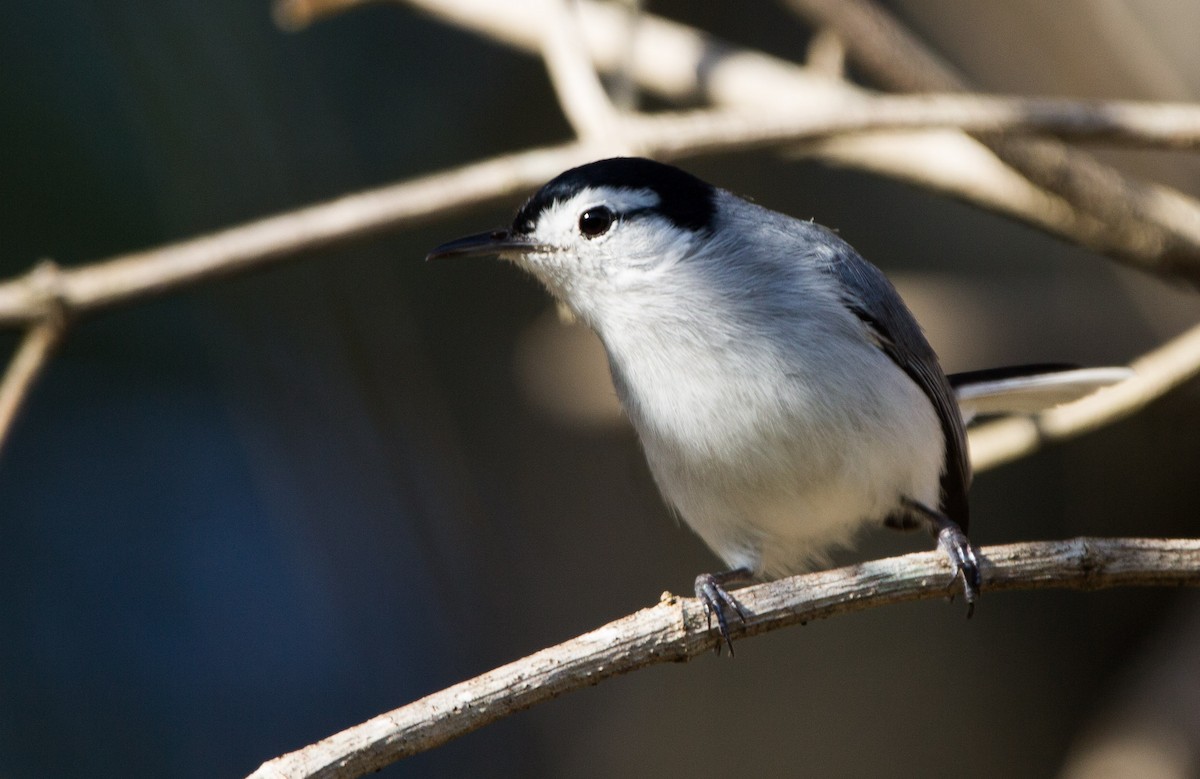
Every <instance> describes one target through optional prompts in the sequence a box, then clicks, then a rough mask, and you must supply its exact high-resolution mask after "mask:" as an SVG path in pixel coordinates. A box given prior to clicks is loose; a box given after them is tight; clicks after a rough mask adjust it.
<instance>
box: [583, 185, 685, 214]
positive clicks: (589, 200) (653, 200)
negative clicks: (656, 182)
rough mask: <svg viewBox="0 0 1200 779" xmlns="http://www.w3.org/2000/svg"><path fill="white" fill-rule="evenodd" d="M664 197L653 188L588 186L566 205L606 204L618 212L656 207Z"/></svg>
mask: <svg viewBox="0 0 1200 779" xmlns="http://www.w3.org/2000/svg"><path fill="white" fill-rule="evenodd" d="M661 202H662V198H660V197H659V196H658V193H657V192H655V191H654V190H652V189H628V188H625V187H587V188H586V189H582V190H580V191H579V194H577V195H575V196H574V197H572V198H571V199H570V200H568V201H567V202H566V203H564V204H563V205H564V206H575V207H578V208H586V207H588V206H599V205H606V206H609V207H610V208H612V210H613V211H616V212H617V213H618V214H621V213H625V212H628V211H639V210H642V209H646V208H654V207H656V206H657V205H659V204H660V203H661Z"/></svg>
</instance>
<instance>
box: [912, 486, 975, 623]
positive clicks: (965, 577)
mask: <svg viewBox="0 0 1200 779" xmlns="http://www.w3.org/2000/svg"><path fill="white" fill-rule="evenodd" d="M904 502H905V504H906V505H907V506H908V507H909V508H911V509H912V510H913V511H915V512H916V513H918V514H920V515H921V516H923V517H925V518H926V519H927V520H928V521H929V530H930V532H931V533H932V534H933V536H934V538H936V539H937V546H938V549H940V550H942V553H943V554H945V555H946V557H947V558H949V560H950V568H951V570H953V571H954V578H953V579H951V580H950V583H951V584H952V585H953V584H954V582H956V581H958V579H959V578H960V577H961V578H962V586H963V600H965V601H966V602H967V618H968V619H969V618H970V617H971V615H972V614H974V613H975V600H976V599H977V598H978V597H979V589H980V587H981V586H982V584H983V578H982V576H981V575H980V573H979V556H978V555H977V554H976V553H975V547H974V546H973V545H972V544H971V541H970V539H968V538H967V534H966V533H964V532H963V531H962V528H961V527H959V526H958V523H957V522H955V521H954V520H953V519H950V517H948V516H946V515H945V514H943V513H942V512H940V511H938V510H937V509H933V508H930V507H929V506H926V505H925V504H924V503H920V502H918V501H915V500H912V499H910V498H906V499H905V501H904Z"/></svg>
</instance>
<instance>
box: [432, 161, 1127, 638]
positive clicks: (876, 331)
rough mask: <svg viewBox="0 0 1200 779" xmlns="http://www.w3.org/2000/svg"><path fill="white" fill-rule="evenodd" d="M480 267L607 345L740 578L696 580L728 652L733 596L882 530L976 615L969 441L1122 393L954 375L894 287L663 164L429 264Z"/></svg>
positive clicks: (816, 236) (610, 175)
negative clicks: (970, 429)
mask: <svg viewBox="0 0 1200 779" xmlns="http://www.w3.org/2000/svg"><path fill="white" fill-rule="evenodd" d="M487 255H494V256H498V257H499V258H501V259H504V260H508V261H511V262H512V263H514V264H516V265H517V266H519V267H520V268H522V269H523V270H525V271H527V272H528V273H530V274H532V275H533V276H534V277H535V278H536V279H538V280H539V281H540V282H541V283H542V285H543V286H544V287H545V288H546V289H547V290H548V291H549V293H550V294H551V295H552V296H553V297H554V298H556V299H557V300H558V301H560V302H561V303H563V304H565V305H566V306H567V308H569V309H570V311H571V312H572V313H573V314H574V315H575V316H576V317H577V318H578V319H579V320H581V321H582V322H583V323H585V324H586V325H587V326H589V327H590V328H591V329H592V330H593V331H595V333H596V335H597V336H599V338H600V341H601V342H602V343H603V345H604V349H605V353H606V355H607V358H608V364H609V368H610V371H611V375H612V380H613V386H614V388H615V390H616V394H617V397H618V399H619V401H620V404H621V406H622V408H623V409H624V412H625V414H626V416H627V417H628V419H629V421H630V422H631V423H632V426H633V428H634V429H635V431H636V433H637V436H638V439H639V440H640V443H641V446H642V449H643V450H644V453H645V456H646V460H647V463H648V465H649V469H650V472H651V474H652V475H653V478H654V481H655V483H656V485H657V486H658V489H659V491H660V493H661V495H662V497H663V498H664V499H665V502H666V503H667V504H668V505H669V507H670V508H671V509H673V511H674V512H675V513H676V514H677V515H678V516H679V517H680V518H681V519H682V520H683V522H684V523H686V524H687V525H688V526H689V527H690V528H691V529H692V530H693V531H695V533H696V534H697V535H698V536H699V537H700V538H701V539H702V540H703V541H704V543H705V544H706V545H707V546H708V547H709V548H710V549H711V550H712V551H713V552H714V553H715V554H716V555H717V556H718V557H719V558H720V559H721V560H722V561H723V562H724V564H725V566H726V568H725V569H724V570H722V571H720V572H716V573H703V574H700V575H699V576H697V577H696V581H695V594H696V597H697V598H699V600H700V601H701V603H702V604H703V607H704V610H705V613H706V614H707V617H708V621H709V628H710V629H711V627H712V619H713V617H714V616H715V617H716V619H717V623H718V625H717V626H718V630H719V634H720V640H718V642H717V644H716V647H717V649H718V651H719V649H720V647H721V642H722V641H723V642H724V644H725V645H726V646H728V648H729V650H730V653H732V651H733V644H732V639H731V632H730V620H731V619H733V618H737V619H740V620H741V621H742V622H743V623H744V622H745V620H746V618H747V615H746V613H745V611H744V610H743V609H742V607H741V605H740V604H739V602H738V601H737V599H736V598H735V597H734V596H733V595H732V594H731V593H730V592H729V589H730V588H732V587H734V586H736V585H741V584H745V583H749V582H753V581H767V580H772V579H777V578H780V577H783V576H788V575H792V574H796V573H801V572H805V571H808V570H811V569H812V568H813V567H816V566H819V565H822V564H828V560H829V555H830V553H831V552H832V551H833V550H836V549H839V548H845V547H849V546H851V545H852V544H853V542H854V541H855V539H856V538H857V537H858V536H859V535H860V532H861V531H863V530H864V529H865V528H869V527H873V526H875V527H878V526H887V527H892V528H897V529H914V528H920V527H924V528H927V529H928V530H929V531H930V533H931V535H932V537H933V539H935V543H936V547H937V548H938V549H939V550H941V552H942V553H943V554H944V555H945V557H946V559H947V562H948V565H949V568H950V570H951V572H952V578H951V580H950V581H951V584H952V585H953V584H955V583H959V584H961V590H962V593H963V598H964V601H965V602H966V604H967V609H968V614H970V612H971V611H972V610H973V608H974V604H975V602H976V600H977V598H978V596H979V592H980V589H981V585H982V582H981V574H980V559H979V553H978V551H977V549H976V548H975V547H974V546H973V545H972V543H971V542H970V540H969V539H968V537H967V530H968V528H969V523H970V508H969V502H968V491H969V489H970V486H971V478H972V473H971V463H970V459H969V455H968V451H967V441H966V434H965V427H966V424H967V423H968V422H969V421H970V420H971V417H972V415H973V414H974V413H975V411H977V410H981V411H983V412H985V413H995V412H997V411H999V410H1004V409H1006V408H1008V407H1010V406H1011V407H1015V408H1018V409H1028V408H1029V407H1040V406H1043V405H1052V404H1053V403H1055V402H1058V401H1061V400H1064V399H1070V398H1073V397H1075V396H1077V395H1082V394H1086V393H1087V392H1089V391H1091V390H1093V389H1095V388H1097V387H1100V386H1104V385H1106V384H1110V383H1113V382H1115V381H1119V380H1120V379H1122V378H1124V377H1125V373H1124V372H1123V371H1122V369H1102V368H1099V369H1074V368H1072V367H1071V366H1066V365H1034V366H1017V367H1012V368H1000V369H993V370H986V371H975V372H972V373H969V374H958V375H952V376H947V374H946V373H945V372H944V371H943V369H942V367H941V365H940V363H939V361H938V357H937V355H936V353H935V352H934V350H933V348H932V347H931V346H930V344H929V342H928V340H927V339H926V337H925V335H924V334H923V332H922V330H921V328H920V326H919V325H918V323H917V321H916V319H915V318H914V316H913V314H912V313H911V312H910V311H909V309H908V307H907V306H906V305H905V304H904V302H903V300H902V299H901V297H900V295H899V293H898V292H897V291H896V288H895V287H894V286H893V285H892V284H891V282H890V281H889V280H888V279H887V277H886V276H885V275H884V274H883V272H882V271H881V270H880V269H879V268H877V267H876V266H875V265H873V264H871V263H870V262H868V261H867V260H865V259H863V257H862V256H861V255H859V253H858V252H857V251H855V250H854V249H853V248H852V247H851V246H850V244H848V243H847V242H846V241H844V240H843V239H842V238H840V237H839V236H838V235H837V234H836V233H834V232H833V231H832V230H829V229H827V228H825V227H822V226H820V225H819V224H816V223H815V222H813V221H806V220H802V219H797V218H794V217H791V216H788V215H786V214H782V213H779V212H776V211H772V210H770V209H767V208H764V207H762V206H760V205H757V204H755V203H753V202H751V201H749V200H747V199H745V198H742V197H739V196H738V195H735V194H733V193H732V192H729V191H726V190H724V189H721V188H719V187H716V186H713V185H712V184H709V183H707V182H705V181H703V180H701V179H700V178H698V177H696V176H694V175H692V174H690V173H688V172H686V171H684V170H682V169H680V168H677V167H674V166H672V165H669V164H666V163H662V162H657V161H654V160H650V159H644V158H638V157H616V158H609V159H601V160H596V161H593V162H589V163H587V164H584V165H581V166H579V167H575V168H572V169H570V170H567V171H565V172H563V173H561V174H559V175H558V176H556V177H554V178H553V179H551V180H550V181H549V182H547V183H546V184H545V185H544V186H542V187H541V188H540V189H538V190H537V191H536V192H535V193H534V194H533V195H532V196H531V197H530V198H529V199H528V200H526V201H525V203H524V204H523V205H522V206H521V207H520V208H519V210H518V211H517V213H516V216H515V217H514V219H513V221H512V223H511V224H510V225H508V226H505V227H502V228H499V229H495V230H491V231H488V232H484V233H480V234H477V235H472V236H468V237H465V238H460V239H458V240H454V241H450V242H448V243H445V244H442V245H441V246H438V247H437V248H435V249H433V250H432V251H431V252H429V254H428V257H427V259H442V258H448V257H467V256H487Z"/></svg>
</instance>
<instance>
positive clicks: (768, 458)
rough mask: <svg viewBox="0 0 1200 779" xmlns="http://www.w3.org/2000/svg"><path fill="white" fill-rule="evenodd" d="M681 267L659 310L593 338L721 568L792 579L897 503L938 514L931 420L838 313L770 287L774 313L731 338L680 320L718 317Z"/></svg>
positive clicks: (937, 438)
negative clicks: (783, 298) (777, 300)
mask: <svg viewBox="0 0 1200 779" xmlns="http://www.w3.org/2000/svg"><path fill="white" fill-rule="evenodd" d="M695 270H696V268H694V267H691V266H688V265H687V264H682V265H680V266H676V267H675V269H674V270H673V271H672V276H671V278H670V279H669V284H670V285H671V286H670V288H671V289H672V290H674V294H673V295H672V299H671V300H669V301H661V302H662V305H653V304H648V303H647V301H645V300H639V299H638V297H637V296H636V295H635V296H630V297H628V298H626V299H625V302H624V303H614V305H628V307H629V310H627V311H623V312H620V315H619V316H605V317H603V318H602V321H603V322H605V323H606V326H605V327H604V328H603V329H602V330H601V337H602V338H603V339H604V341H605V343H606V345H607V346H608V349H609V355H610V361H611V362H612V367H613V373H614V380H615V383H616V385H617V388H618V393H619V394H620V397H621V400H622V403H623V404H624V405H625V408H626V410H627V412H628V414H629V416H630V419H631V420H632V422H633V424H634V426H635V428H636V429H637V432H638V434H639V436H640V438H641V441H642V444H643V446H644V448H645V451H646V456H647V459H648V461H649V464H650V469H651V471H652V473H653V474H654V478H655V480H656V482H657V483H658V485H659V488H660V489H661V491H662V493H663V495H664V496H665V497H666V498H667V500H668V501H669V502H670V503H671V504H672V506H673V507H674V508H675V509H676V510H677V511H678V512H679V515H680V516H681V517H682V518H683V519H684V521H685V522H687V524H688V525H690V526H691V527H692V528H693V529H694V530H695V531H696V532H697V533H698V534H699V535H700V536H701V538H703V540H704V541H705V542H706V543H707V544H708V545H709V546H710V547H711V548H712V549H713V550H714V551H715V552H716V553H717V554H718V555H720V557H721V558H722V559H723V560H724V561H725V562H726V563H727V564H728V565H729V566H730V567H747V568H750V569H751V570H753V571H755V572H756V573H758V574H759V575H760V576H763V577H768V578H769V577H775V576H781V575H785V574H790V573H794V572H797V571H800V570H803V569H805V568H807V567H808V566H810V565H812V564H814V563H816V562H819V561H822V560H823V559H824V557H825V555H826V554H827V552H828V551H829V550H830V549H831V548H832V547H835V546H838V545H842V544H846V543H848V542H849V541H850V540H851V538H852V537H853V535H854V534H855V532H856V531H857V530H858V529H859V528H861V527H862V526H863V525H864V524H867V523H879V522H882V520H883V519H884V518H885V517H887V515H888V514H890V513H892V512H893V511H894V510H895V509H897V508H898V506H899V504H900V500H901V498H902V497H905V496H907V497H911V498H913V499H916V500H919V501H922V502H925V503H927V504H929V505H934V506H936V505H937V504H938V493H939V476H940V472H941V468H942V462H943V453H944V441H943V439H942V433H941V428H940V425H939V423H938V420H937V416H936V414H935V412H934V410H933V407H932V405H931V404H930V402H929V401H928V399H927V398H926V397H925V396H924V394H923V393H922V391H921V390H920V389H919V388H918V387H917V386H916V384H915V383H913V381H912V380H911V379H909V378H908V376H906V375H905V374H904V373H903V372H902V371H901V370H900V369H899V368H898V367H897V366H896V365H895V364H894V363H893V362H892V361H891V360H890V359H889V358H888V357H887V356H886V355H885V354H883V353H882V352H881V351H880V350H879V349H877V348H875V347H874V346H873V345H871V344H870V343H869V342H868V341H867V340H865V339H864V338H863V336H862V330H861V327H862V326H861V323H859V322H858V321H857V320H856V319H855V318H854V317H853V315H852V314H850V313H849V312H848V311H847V310H846V309H845V308H844V306H842V305H841V304H840V303H839V302H838V301H836V300H833V299H830V298H827V297H825V296H824V295H822V293H821V291H820V290H814V289H809V288H807V285H806V284H804V280H803V278H802V277H797V278H796V279H795V282H796V285H797V288H796V289H792V290H790V291H789V290H778V289H774V290H773V293H774V294H775V295H787V296H789V298H788V300H787V302H786V303H784V304H781V305H775V304H774V303H772V302H771V301H762V304H763V305H764V306H767V307H768V308H771V309H772V310H768V311H764V312H762V316H757V317H756V316H753V315H749V314H747V315H745V316H738V317H735V318H733V320H735V321H736V322H737V326H736V327H734V326H730V325H729V321H730V318H727V317H722V318H717V317H696V316H690V315H687V314H688V312H694V311H697V310H714V308H713V307H718V306H728V305H729V304H730V303H729V301H728V300H726V299H723V297H722V295H721V292H720V287H719V285H717V286H714V285H712V284H711V279H707V280H705V281H704V283H694V284H693V283H691V282H690V281H689V279H688V274H689V273H691V272H694V271H695ZM660 282H661V280H660ZM662 289H663V286H662V285H661V283H660V285H659V287H658V290H659V292H660V293H661V290H662ZM660 300H661V298H660ZM716 310H720V309H716ZM743 313H746V312H743ZM706 322H707V323H709V324H707V325H706V324H705V323H706ZM768 326H769V327H770V328H772V330H771V332H773V333H778V332H779V331H780V329H782V330H783V331H785V332H786V334H787V335H786V337H784V338H782V339H781V338H779V337H777V336H773V337H771V338H767V337H766V336H765V335H764V331H763V329H762V328H765V327H768ZM598 329H600V328H598ZM613 355H620V358H619V359H614V357H613Z"/></svg>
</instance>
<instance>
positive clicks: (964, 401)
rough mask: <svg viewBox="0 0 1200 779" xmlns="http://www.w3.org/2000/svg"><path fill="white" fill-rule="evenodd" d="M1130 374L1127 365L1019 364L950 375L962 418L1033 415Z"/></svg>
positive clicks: (968, 419)
mask: <svg viewBox="0 0 1200 779" xmlns="http://www.w3.org/2000/svg"><path fill="white" fill-rule="evenodd" d="M1132 375H1133V371H1131V370H1130V369H1128V368H1077V367H1075V366H1072V365H1063V364H1049V363H1047V364H1040V365H1019V366H1012V367H1008V368H995V369H990V370H982V371H970V372H967V373H955V374H951V375H950V376H948V377H947V378H948V379H949V380H950V386H951V387H953V388H954V394H955V396H956V397H957V399H958V406H959V409H961V411H962V415H963V420H964V421H966V422H969V421H971V420H972V419H973V418H975V417H976V416H980V415H989V416H991V415H996V414H1036V413H1038V412H1041V411H1045V410H1046V409H1048V408H1052V407H1054V406H1057V405H1059V404H1061V403H1067V402H1069V401H1072V400H1077V399H1079V398H1082V397H1084V396H1086V395H1090V394H1092V393H1093V392H1095V391H1096V390H1099V389H1102V388H1104V387H1108V386H1111V385H1113V384H1117V383H1118V382H1121V381H1124V380H1125V379H1128V378H1129V377H1130V376H1132Z"/></svg>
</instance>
